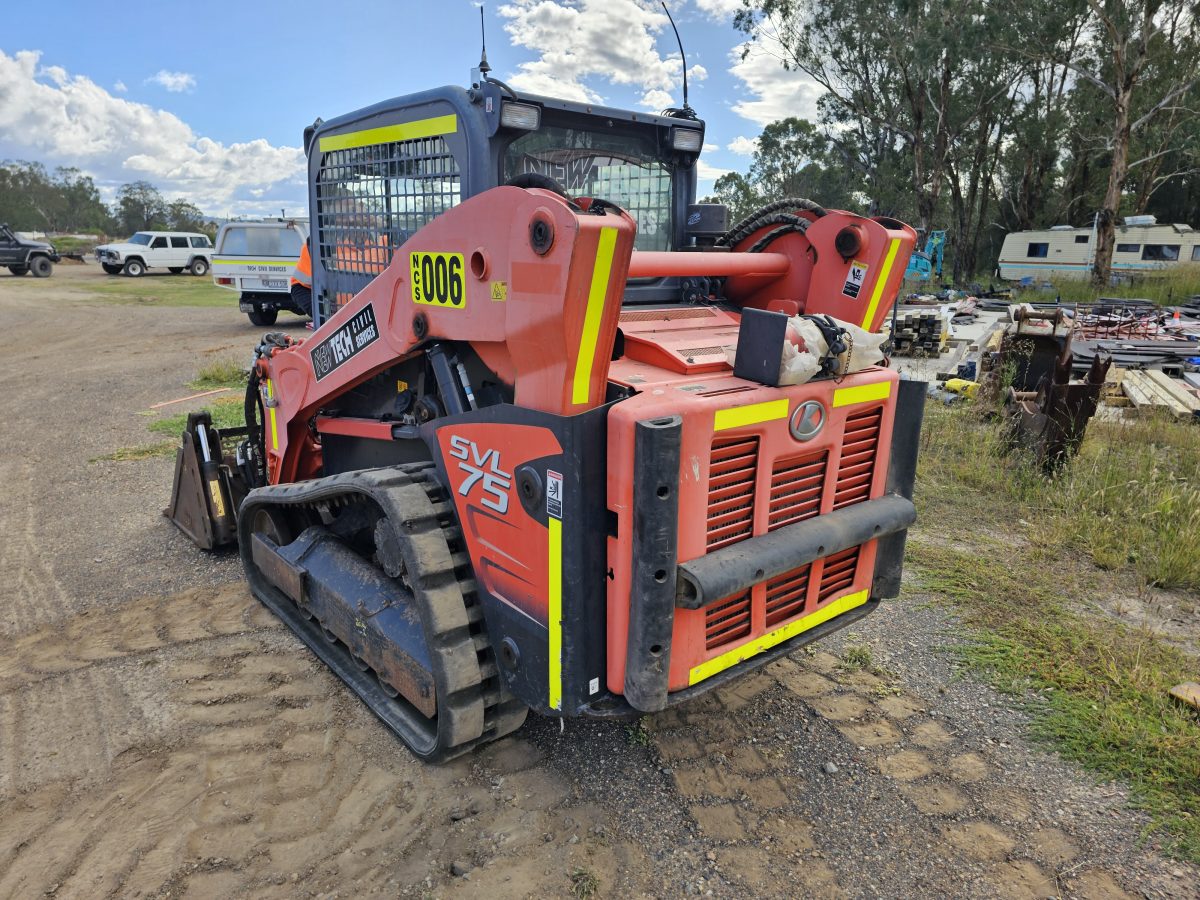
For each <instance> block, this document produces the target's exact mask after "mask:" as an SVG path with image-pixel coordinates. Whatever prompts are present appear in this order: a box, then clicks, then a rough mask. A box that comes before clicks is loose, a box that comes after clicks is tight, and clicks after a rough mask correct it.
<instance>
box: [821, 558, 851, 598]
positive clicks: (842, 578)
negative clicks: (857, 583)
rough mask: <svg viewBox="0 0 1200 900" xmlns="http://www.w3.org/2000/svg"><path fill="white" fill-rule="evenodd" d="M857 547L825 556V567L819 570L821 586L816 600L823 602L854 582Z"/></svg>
mask: <svg viewBox="0 0 1200 900" xmlns="http://www.w3.org/2000/svg"><path fill="white" fill-rule="evenodd" d="M858 550H859V548H858V547H851V548H850V549H849V550H843V551H842V552H841V553H835V554H833V556H827V557H825V568H824V569H823V570H822V571H821V587H820V590H818V592H817V602H819V603H824V602H825V601H826V600H828V599H829V598H830V597H832V596H833V595H834V594H836V593H838V592H839V591H844V590H845V589H846V588H848V587H850V585H851V584H853V583H854V572H855V570H856V569H857V568H858Z"/></svg>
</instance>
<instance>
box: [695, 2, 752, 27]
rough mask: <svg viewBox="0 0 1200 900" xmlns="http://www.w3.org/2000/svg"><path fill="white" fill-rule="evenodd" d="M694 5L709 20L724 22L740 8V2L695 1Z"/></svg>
mask: <svg viewBox="0 0 1200 900" xmlns="http://www.w3.org/2000/svg"><path fill="white" fill-rule="evenodd" d="M696 5H697V6H698V7H700V11H701V12H703V13H704V14H705V15H707V16H708V17H709V18H710V19H716V20H717V21H719V22H724V21H725V20H726V19H728V18H730V17H731V16H733V14H734V13H735V12H737V11H738V10H739V9H741V8H742V0H696Z"/></svg>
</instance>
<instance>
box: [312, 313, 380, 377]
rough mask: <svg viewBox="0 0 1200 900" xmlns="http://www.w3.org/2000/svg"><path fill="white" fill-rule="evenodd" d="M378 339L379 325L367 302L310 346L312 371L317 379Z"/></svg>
mask: <svg viewBox="0 0 1200 900" xmlns="http://www.w3.org/2000/svg"><path fill="white" fill-rule="evenodd" d="M378 339H379V326H378V325H376V324H375V309H374V307H372V306H370V305H369V304H368V305H367V306H366V307H365V308H364V309H362V310H360V311H359V312H358V313H356V314H355V315H354V318H352V319H351V320H350V321H349V322H347V323H346V324H345V325H343V326H341V327H340V328H338V330H337V331H335V332H334V333H333V334H331V335H330V336H329V337H327V338H325V340H323V341H321V343H319V344H317V346H315V347H313V348H312V352H311V353H310V354H309V356H310V358H311V359H312V365H313V371H314V372H316V374H317V381H320V380H321V379H322V378H324V377H325V376H326V375H328V374H329V373H330V372H332V371H333V370H334V369H336V368H337V367H338V366H340V365H341V364H342V363H344V362H346V361H348V360H350V359H353V358H354V356H355V355H356V354H358V353H360V352H361V351H362V350H363V349H364V348H366V347H368V346H370V345H371V344H373V343H374V342H375V341H377V340H378Z"/></svg>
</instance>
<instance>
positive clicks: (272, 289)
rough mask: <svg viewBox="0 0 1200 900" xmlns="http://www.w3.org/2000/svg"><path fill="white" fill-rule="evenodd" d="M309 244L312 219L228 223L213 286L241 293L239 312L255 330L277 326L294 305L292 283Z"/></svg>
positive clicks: (215, 260) (219, 243)
mask: <svg viewBox="0 0 1200 900" xmlns="http://www.w3.org/2000/svg"><path fill="white" fill-rule="evenodd" d="M306 240H308V219H264V220H262V221H256V222H227V223H226V224H224V225H222V226H221V230H220V231H219V232H217V252H216V255H215V256H214V257H213V282H215V283H216V285H217V287H223V288H225V289H227V290H230V291H236V292H237V294H238V309H239V310H241V311H242V312H244V313H245V314H246V315H247V316H248V317H249V319H250V321H251V322H252V323H253V324H255V325H274V324H275V320H276V319H277V318H278V317H279V310H281V309H286V310H290V311H291V312H294V313H296V314H297V315H306V313H304V312H302V311H301V310H299V309H297V308H296V307H295V306H294V305H293V303H292V295H291V287H290V281H291V277H292V270H293V269H294V268H295V267H296V261H297V260H298V259H299V258H300V248H301V247H303V246H304V242H305V241H306Z"/></svg>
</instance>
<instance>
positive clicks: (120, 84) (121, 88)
mask: <svg viewBox="0 0 1200 900" xmlns="http://www.w3.org/2000/svg"><path fill="white" fill-rule="evenodd" d="M113 90H114V91H116V92H117V93H118V94H124V93H125V92H126V91H128V90H129V88H127V87H125V82H123V81H118V82H117V83H116V84H114V85H113Z"/></svg>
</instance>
